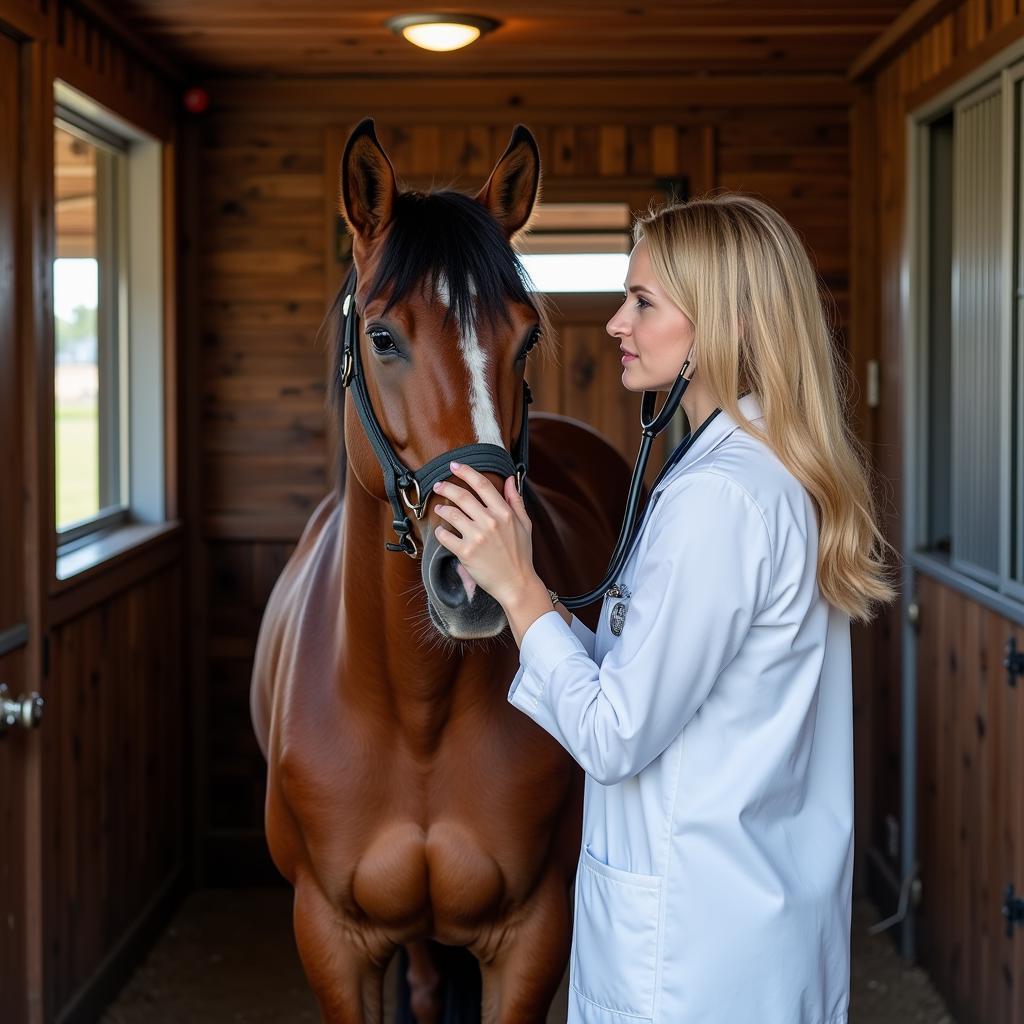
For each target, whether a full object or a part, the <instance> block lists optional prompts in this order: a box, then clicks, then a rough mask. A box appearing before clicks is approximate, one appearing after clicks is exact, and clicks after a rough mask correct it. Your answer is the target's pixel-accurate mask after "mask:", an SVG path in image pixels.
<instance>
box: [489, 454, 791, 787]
mask: <svg viewBox="0 0 1024 1024" xmlns="http://www.w3.org/2000/svg"><path fill="white" fill-rule="evenodd" d="M649 529H650V530H651V537H650V543H649V544H648V545H647V547H646V549H645V553H644V556H643V558H642V559H641V562H640V564H639V565H638V567H637V572H636V575H635V583H634V587H633V591H634V592H633V596H632V599H631V601H630V605H629V609H628V612H627V615H626V619H625V625H624V628H623V631H622V635H621V636H620V637H619V638H618V640H617V641H616V642H615V643H614V645H613V646H612V648H611V649H610V650H609V652H608V654H607V655H606V656H605V658H604V659H603V661H602V663H601V664H600V665H597V664H596V663H595V662H594V661H593V660H592V657H591V655H590V654H588V652H587V649H586V646H585V645H584V644H583V643H582V642H581V641H580V639H579V638H578V637H577V636H576V634H575V633H574V631H572V630H571V629H568V628H566V625H565V622H564V620H562V619H561V617H560V616H555V615H551V614H544V615H541V616H539V617H537V618H536V619H535V620H534V621H533V623H532V624H531V625H530V626H529V627H528V628H527V630H526V632H525V633H524V634H523V637H522V643H521V645H520V659H521V662H522V667H521V668H520V671H519V672H518V673H517V674H516V678H515V679H514V680H513V683H512V687H511V689H510V691H509V701H510V702H511V703H512V704H514V705H515V706H516V707H517V708H519V709H520V710H521V711H523V712H524V713H525V714H527V715H529V716H530V717H531V718H532V719H533V720H534V721H535V722H537V723H538V724H539V725H540V726H541V727H542V728H544V729H545V730H546V731H547V732H549V733H551V735H552V736H554V737H555V739H557V740H558V741H559V743H561V744H562V746H563V747H565V748H566V750H568V751H569V753H570V754H572V756H573V757H574V758H575V759H576V760H577V761H578V762H579V763H580V765H581V766H582V767H583V768H584V770H585V771H586V772H587V773H588V774H589V775H591V776H592V777H593V778H595V779H596V780H597V781H598V782H601V783H603V784H604V785H612V784H614V783H616V782H620V781H622V779H625V778H628V777H630V776H631V775H635V774H636V773H637V772H639V771H640V770H641V769H643V768H644V767H646V766H647V765H648V764H649V763H650V762H651V761H653V760H654V758H655V757H657V756H658V755H659V754H660V753H661V752H662V751H663V750H664V749H665V748H666V747H667V746H668V745H669V744H670V743H671V742H672V740H673V739H674V738H675V737H676V736H677V735H678V734H679V731H680V730H681V729H682V728H683V727H684V726H685V725H686V723H687V722H688V721H689V720H690V719H691V718H692V717H693V715H694V714H695V713H696V712H697V710H698V708H699V707H700V706H701V704H702V703H703V702H704V700H705V699H706V698H707V695H708V693H710V691H711V688H712V686H713V685H714V682H715V679H716V678H717V677H718V675H719V673H720V672H721V671H722V669H723V668H724V667H725V666H726V665H727V664H728V663H729V662H730V661H731V660H732V659H733V657H735V655H736V653H737V651H738V650H739V648H740V645H741V644H742V642H743V639H744V637H745V636H746V634H747V631H748V630H749V628H750V625H751V623H752V622H753V619H754V617H755V615H756V614H757V612H758V611H759V610H760V609H761V608H762V607H763V606H764V604H765V602H766V601H767V596H768V592H769V590H770V587H771V566H772V552H771V542H770V540H769V537H768V529H767V526H766V524H765V521H764V518H763V516H762V515H761V512H760V510H759V509H758V508H757V506H756V505H755V504H754V503H753V500H752V499H751V498H750V497H749V495H748V494H747V493H746V491H745V490H743V488H742V487H740V486H739V485H738V484H737V483H735V482H734V481H732V480H730V479H729V478H727V477H725V476H723V475H721V474H718V473H709V472H698V473H692V474H687V475H686V477H685V478H684V480H683V481H681V482H680V484H679V485H678V486H673V487H672V488H670V489H667V490H666V491H665V492H664V494H663V496H662V500H661V502H660V503H659V505H658V508H657V510H656V512H655V513H654V514H653V515H652V519H651V521H650V524H649Z"/></svg>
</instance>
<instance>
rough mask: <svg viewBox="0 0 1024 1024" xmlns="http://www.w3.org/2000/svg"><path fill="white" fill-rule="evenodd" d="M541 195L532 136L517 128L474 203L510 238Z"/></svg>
mask: <svg viewBox="0 0 1024 1024" xmlns="http://www.w3.org/2000/svg"><path fill="white" fill-rule="evenodd" d="M539 191H540V151H539V150H538V149H537V140H536V139H535V138H534V137H533V132H531V131H530V129H529V128H527V127H526V126H525V125H522V124H517V125H516V126H515V128H514V129H513V130H512V138H511V140H510V141H509V144H508V148H507V149H506V150H505V152H504V153H503V154H502V155H501V159H500V160H498V162H497V164H495V166H494V170H493V171H491V176H490V177H489V178H488V179H487V184H486V185H484V187H483V188H482V189H481V190H480V191H479V192H478V193H477V196H476V199H477V202H479V203H483V205H484V206H486V207H487V209H488V210H490V211H491V215H492V216H493V217H494V219H495V220H496V221H497V222H498V223H499V224H500V225H501V226H502V228H504V230H505V235H506V237H508V238H511V237H512V236H513V235H514V234H515V233H516V232H517V231H520V230H521V229H522V228H523V227H525V225H526V222H527V221H528V220H529V219H530V214H531V213H533V206H534V203H536V201H537V195H538V193H539Z"/></svg>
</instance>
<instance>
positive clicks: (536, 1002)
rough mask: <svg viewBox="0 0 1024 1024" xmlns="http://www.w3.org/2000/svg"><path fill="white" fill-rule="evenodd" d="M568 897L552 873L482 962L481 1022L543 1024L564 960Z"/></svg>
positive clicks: (569, 928) (568, 929) (567, 941)
mask: <svg viewBox="0 0 1024 1024" xmlns="http://www.w3.org/2000/svg"><path fill="white" fill-rule="evenodd" d="M571 942H572V901H571V897H570V893H569V892H568V891H567V890H566V888H565V883H564V880H563V879H562V877H561V876H560V874H558V873H556V872H552V873H550V874H549V875H548V878H547V880H546V882H545V884H544V886H543V887H542V888H541V889H540V890H538V892H537V893H536V895H535V896H534V899H533V901H532V902H531V904H530V906H529V907H528V908H527V909H526V912H525V916H524V917H522V918H521V919H520V920H519V921H517V922H516V923H515V924H514V925H513V926H511V927H509V928H508V929H507V930H506V933H505V936H504V938H503V942H502V945H501V946H500V947H499V949H498V951H497V952H496V953H495V954H494V955H493V956H492V957H491V958H490V959H489V960H488V962H486V963H481V973H482V980H483V1024H544V1021H545V1019H546V1017H547V1013H548V1008H549V1007H550V1006H551V1002H552V1000H553V999H554V997H555V993H556V992H557V991H558V986H559V985H560V984H561V982H562V976H563V975H564V973H565V966H566V964H567V963H568V960H569V947H570V945H571Z"/></svg>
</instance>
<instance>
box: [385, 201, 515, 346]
mask: <svg viewBox="0 0 1024 1024" xmlns="http://www.w3.org/2000/svg"><path fill="white" fill-rule="evenodd" d="M442 278H443V279H444V280H445V281H446V282H447V285H448V292H449V295H450V296H451V302H450V305H449V308H448V313H447V314H446V322H447V317H448V316H450V315H451V314H453V313H454V314H455V315H456V317H457V318H458V322H459V323H463V324H470V323H474V322H475V323H479V322H480V318H483V319H484V320H486V321H487V322H488V324H489V325H490V326H492V327H493V326H495V325H496V324H497V322H498V321H499V320H504V321H505V322H506V323H507V322H508V311H507V308H506V307H507V304H508V302H509V300H512V301H514V302H521V303H524V304H526V305H528V306H533V305H535V303H534V301H533V298H532V296H531V294H530V283H529V279H528V278H527V277H526V273H525V271H524V270H523V268H522V265H521V264H520V262H519V260H518V259H517V258H516V254H515V253H514V252H513V250H512V247H511V246H510V245H509V243H508V241H507V239H506V238H505V233H504V232H503V231H502V229H501V228H500V227H499V226H498V222H497V221H496V220H495V219H494V218H493V217H492V216H491V214H490V212H489V211H488V210H487V209H486V208H485V207H484V206H483V205H482V204H480V203H478V202H477V201H476V200H475V199H473V198H471V197H470V196H467V195H464V194H463V193H462V192H455V191H453V190H451V189H444V190H441V191H437V192H427V193H424V192H402V193H401V194H400V195H399V196H398V199H397V201H396V203H395V209H394V214H393V220H392V224H391V228H390V230H389V232H388V237H387V239H386V241H385V242H384V250H383V252H382V253H381V259H380V264H379V266H378V269H377V273H376V275H375V277H374V279H373V281H371V282H370V288H369V293H368V295H367V301H370V300H371V299H374V298H376V297H377V296H378V295H380V294H381V293H382V292H383V291H385V290H389V291H390V295H389V297H388V304H387V307H386V309H385V312H387V310H388V309H390V308H391V307H392V306H394V305H396V304H397V303H399V302H401V301H402V300H403V299H404V298H406V297H407V296H408V295H409V293H410V292H411V291H413V289H414V288H416V287H417V286H418V285H419V283H420V282H421V281H424V280H428V281H429V282H430V284H431V286H433V287H434V288H436V287H437V284H438V281H439V280H441V279H442ZM474 318H475V319H474Z"/></svg>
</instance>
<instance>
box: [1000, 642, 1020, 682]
mask: <svg viewBox="0 0 1024 1024" xmlns="http://www.w3.org/2000/svg"><path fill="white" fill-rule="evenodd" d="M1003 668H1005V669H1006V685H1007V686H1016V685H1017V676H1024V651H1018V650H1017V638H1016V637H1014V636H1011V637H1010V639H1009V640H1007V641H1006V657H1005V658H1003Z"/></svg>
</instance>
